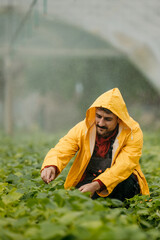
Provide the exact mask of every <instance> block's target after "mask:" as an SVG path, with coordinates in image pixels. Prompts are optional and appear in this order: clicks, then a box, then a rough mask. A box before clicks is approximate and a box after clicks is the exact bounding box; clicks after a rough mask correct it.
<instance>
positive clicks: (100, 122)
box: [98, 118, 104, 127]
mask: <svg viewBox="0 0 160 240" xmlns="http://www.w3.org/2000/svg"><path fill="white" fill-rule="evenodd" d="M98 124H99V126H101V127H103V126H104V119H103V118H101V119H100V120H99V123H98Z"/></svg>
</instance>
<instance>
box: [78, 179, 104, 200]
mask: <svg viewBox="0 0 160 240" xmlns="http://www.w3.org/2000/svg"><path fill="white" fill-rule="evenodd" d="M100 188H101V186H100V184H99V183H98V182H97V181H95V182H92V183H87V184H85V185H82V186H81V187H80V188H78V189H79V190H80V191H81V192H82V193H85V192H90V193H91V195H90V196H91V197H92V196H93V194H94V193H95V192H96V191H98V190H100Z"/></svg>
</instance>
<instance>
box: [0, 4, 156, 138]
mask: <svg viewBox="0 0 160 240" xmlns="http://www.w3.org/2000/svg"><path fill="white" fill-rule="evenodd" d="M120 2H121V1H120ZM123 2H124V8H125V7H126V11H128V12H129V10H130V11H131V9H133V6H132V5H131V6H129V5H127V2H126V1H123ZM155 3H156V1H153V2H152V4H153V5H154V4H155ZM107 4H108V5H107ZM130 4H131V2H130ZM118 5H119V3H118V1H117V6H116V9H117V8H118ZM144 5H145V3H144ZM108 6H109V7H110V8H109V7H108ZM97 7H98V8H97ZM131 7H132V8H131ZM134 7H135V9H137V6H136V4H135V5H134ZM145 7H146V11H147V9H148V10H149V8H147V6H145ZM155 7H156V6H155ZM121 8H122V7H121ZM63 9H65V10H64V11H63ZM114 10H115V9H114V6H112V3H111V2H110V1H96V0H94V1H90V0H88V1H86V2H85V3H84V1H82V2H81V3H78V2H77V1H74V0H67V1H64V0H63V1H60V2H58V1H57V0H48V1H47V0H43V1H42V0H41V1H40V0H34V1H31V0H29V1H20V0H11V1H3V0H1V1H0V129H2V131H4V132H6V133H7V134H13V133H16V132H18V131H25V132H32V131H43V132H48V133H55V132H57V131H58V132H60V131H66V130H67V129H69V128H70V127H72V126H73V125H74V124H76V123H77V122H79V121H80V120H82V119H84V118H85V112H86V110H87V108H88V107H89V106H90V105H91V104H92V102H93V101H94V100H95V99H96V98H97V97H98V96H99V95H100V94H102V93H104V92H105V91H107V90H109V89H111V88H114V87H118V88H119V89H120V91H121V93H122V95H123V97H124V100H125V102H126V105H127V108H128V110H129V113H130V115H131V116H132V117H133V118H134V119H135V120H137V121H138V122H139V123H140V125H141V127H142V128H143V129H152V130H156V129H158V128H160V121H159V117H160V111H159V103H160V83H159V81H157V79H159V77H160V72H158V71H159V69H158V68H156V66H157V62H156V61H155V59H156V57H155V56H154V53H153V51H152V45H153V47H154V49H155V45H154V42H152V41H150V44H151V45H150V46H149V45H146V41H147V38H146V35H145V34H144V35H143V38H141V40H139V41H138V40H136V41H135V37H132V36H131V31H132V28H131V27H132V23H133V22H132V21H130V16H131V17H132V15H131V14H128V22H127V24H128V27H127V28H125V24H124V26H123V22H122V23H121V24H120V25H118V24H119V23H118V22H116V21H115V22H114V21H113V22H112V21H109V20H110V19H109V18H111V17H113V16H116V15H117V12H116V11H114ZM119 11H120V12H119V15H120V16H121V18H122V19H123V17H124V15H123V13H122V10H121V9H119ZM64 13H65V14H64ZM107 13H110V15H109V14H108V15H107ZM136 14H137V15H138V14H139V16H140V17H141V18H142V19H143V17H144V16H143V12H141V13H138V12H136ZM136 14H135V19H134V20H135V22H136V21H137V20H136V16H137V15H136ZM86 16H88V18H87V17H86ZM115 19H116V18H115ZM124 20H125V19H124ZM152 20H153V19H148V20H147V21H151V22H152ZM100 21H101V22H102V23H103V26H102V24H101V22H100ZM107 22H110V25H111V27H113V30H114V31H112V32H111V31H107V29H109V28H107V25H105V23H106V24H107ZM136 23H137V24H142V27H144V28H141V32H143V29H144V32H145V31H146V28H145V26H146V25H145V24H144V22H143V21H139V22H138V21H137V22H136ZM116 24H117V25H116ZM143 24H144V25H143ZM93 25H94V27H95V29H94V30H93ZM130 25H131V26H130ZM100 26H102V29H101V27H100ZM118 26H119V29H118ZM115 27H117V32H115ZM120 28H121V31H120ZM134 30H135V36H137V39H138V36H139V35H138V34H139V32H138V28H137V32H136V28H135V29H134ZM127 31H128V32H127ZM112 33H114V34H112ZM115 33H117V35H116V34H115ZM124 34H128V35H127V38H126V35H124ZM151 34H152V32H151ZM113 35H114V36H118V37H117V38H116V40H117V42H118V39H120V40H119V44H116V43H117V42H116V41H115V39H113V41H112V37H113ZM124 36H125V38H124ZM120 43H122V44H120ZM135 46H136V47H135ZM146 46H147V47H146ZM125 47H126V48H125ZM148 49H149V50H148ZM157 61H158V60H157ZM157 69H158V70H157ZM151 73H152V74H151ZM158 74H159V75H158Z"/></svg>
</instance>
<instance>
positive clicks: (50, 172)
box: [41, 167, 56, 183]
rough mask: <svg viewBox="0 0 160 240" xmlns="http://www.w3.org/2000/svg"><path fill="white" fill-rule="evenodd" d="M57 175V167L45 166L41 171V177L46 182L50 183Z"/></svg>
mask: <svg viewBox="0 0 160 240" xmlns="http://www.w3.org/2000/svg"><path fill="white" fill-rule="evenodd" d="M55 177H56V168H55V167H47V168H44V169H43V170H42V172H41V178H42V180H43V181H44V182H45V183H50V182H51V181H53V180H54V179H55Z"/></svg>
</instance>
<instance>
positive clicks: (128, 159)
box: [96, 129, 143, 197]
mask: <svg viewBox="0 0 160 240" xmlns="http://www.w3.org/2000/svg"><path fill="white" fill-rule="evenodd" d="M142 146H143V135H142V131H141V130H140V129H137V130H134V131H133V132H132V133H131V134H130V135H129V136H128V139H127V141H126V143H125V145H124V146H123V148H122V149H121V151H120V152H119V154H118V155H117V157H116V159H115V163H114V164H113V165H112V166H111V168H108V169H106V171H105V172H104V173H102V174H100V175H99V176H98V177H97V178H96V179H99V180H101V181H102V182H103V184H104V185H105V186H106V189H105V190H103V191H101V192H98V194H99V195H100V196H102V197H105V196H108V195H109V194H110V193H111V192H112V191H113V189H114V188H115V187H116V186H117V185H118V184H119V183H120V182H122V181H124V180H125V179H127V178H128V177H129V176H130V175H131V174H132V173H133V170H134V169H135V168H136V167H137V166H138V165H139V159H140V157H141V154H142Z"/></svg>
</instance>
